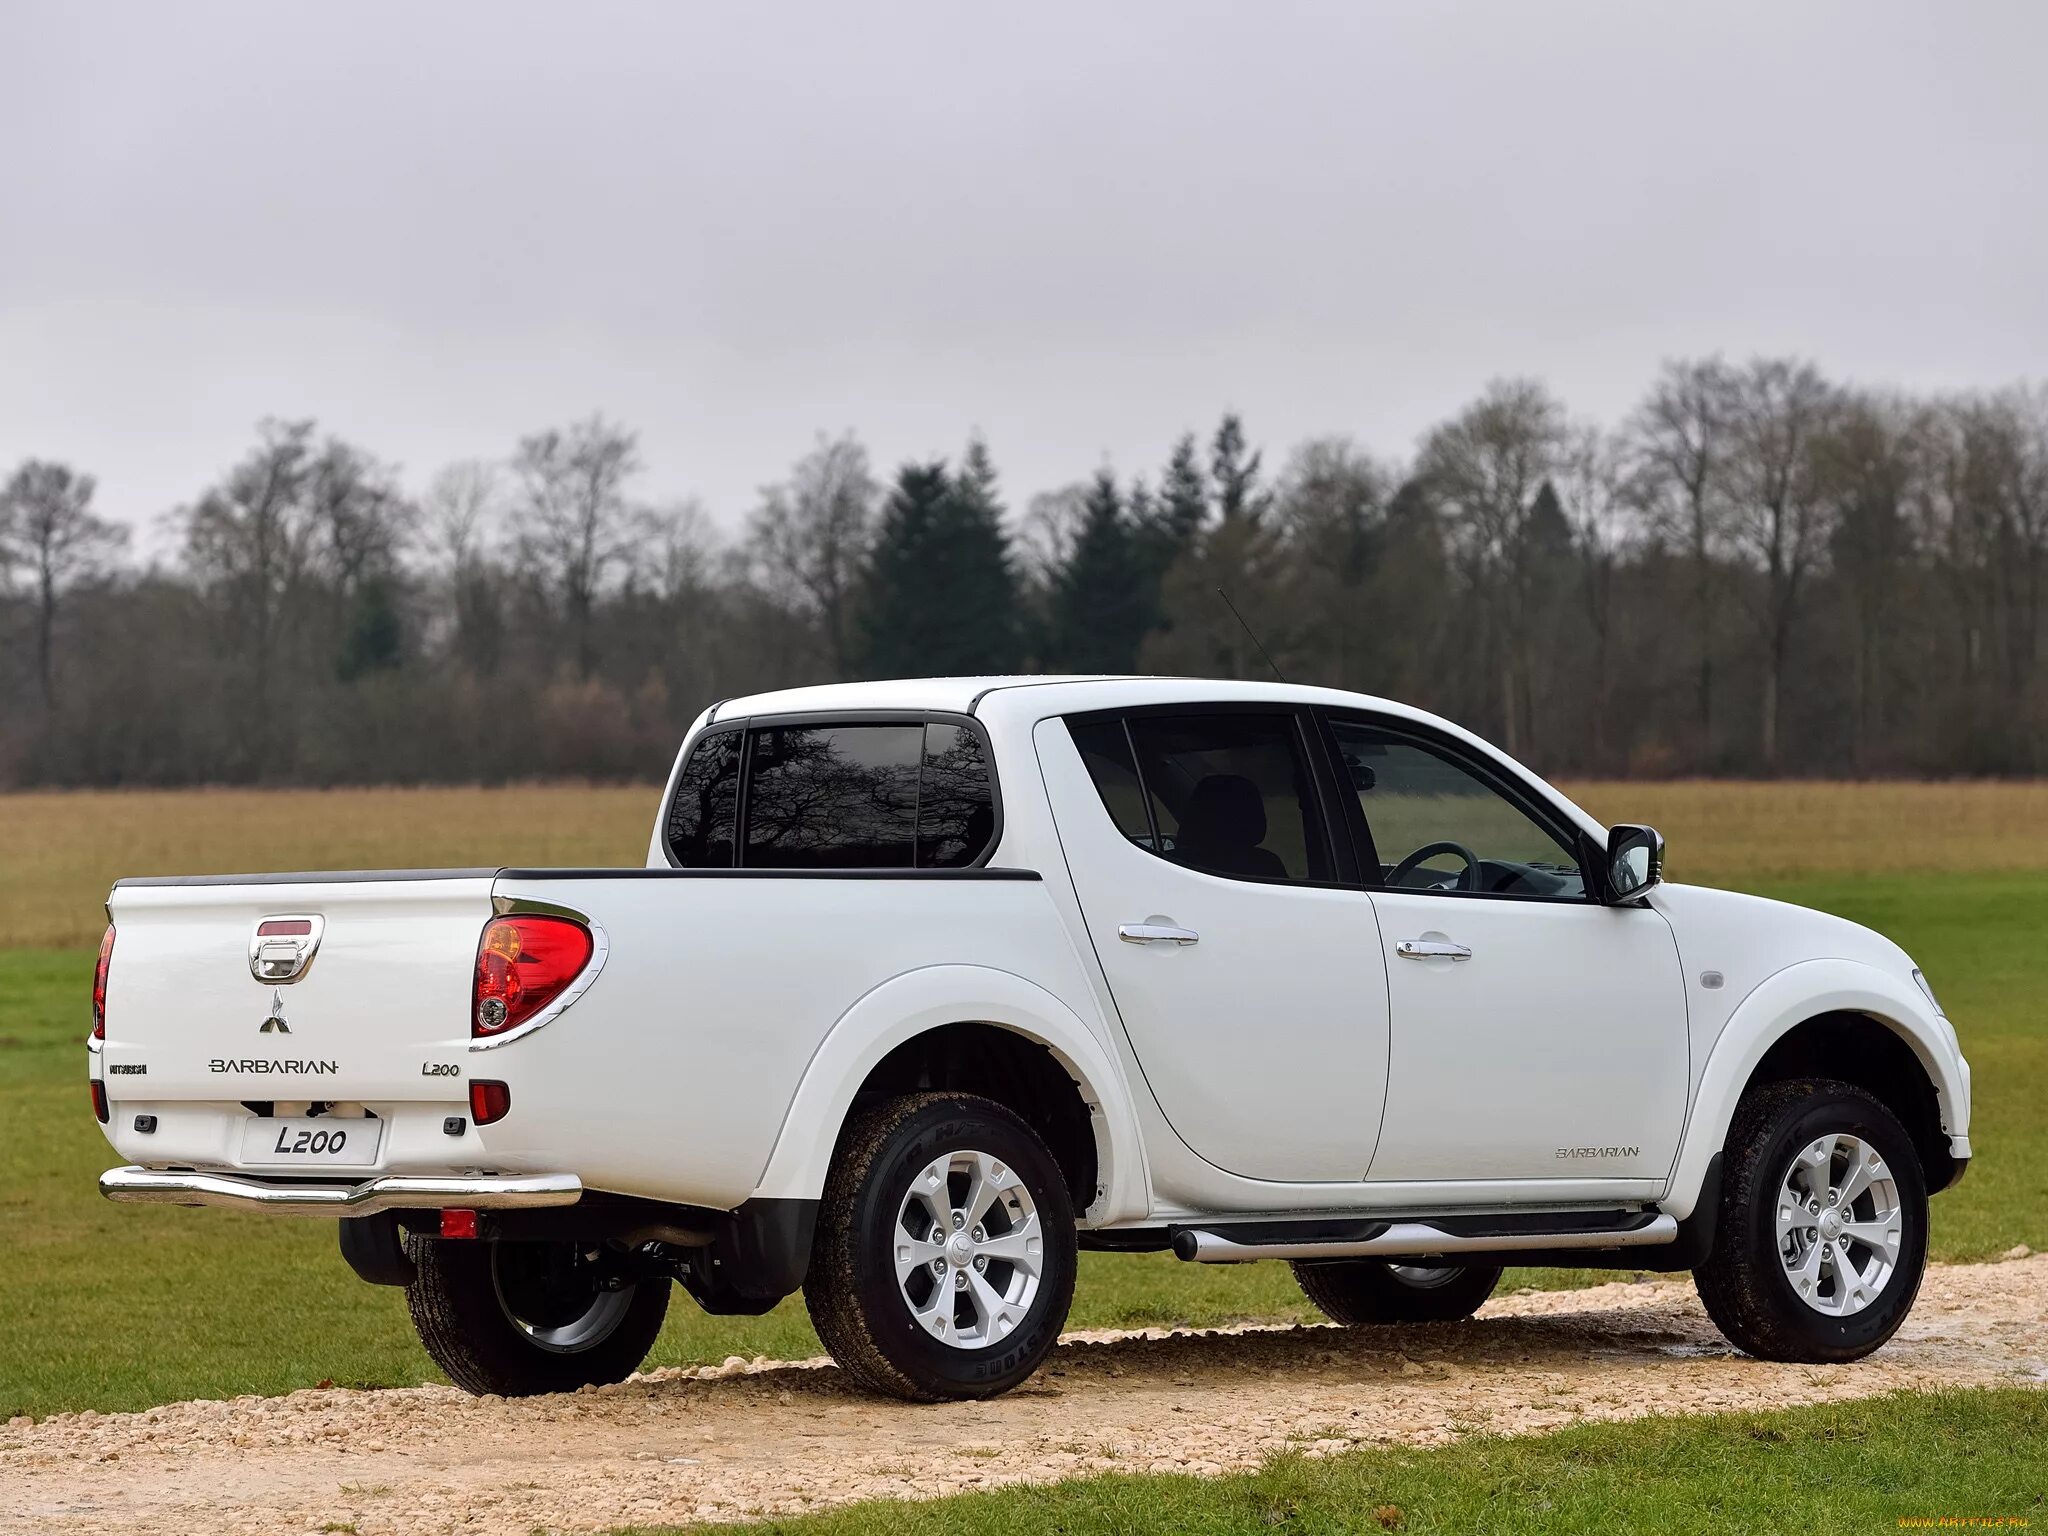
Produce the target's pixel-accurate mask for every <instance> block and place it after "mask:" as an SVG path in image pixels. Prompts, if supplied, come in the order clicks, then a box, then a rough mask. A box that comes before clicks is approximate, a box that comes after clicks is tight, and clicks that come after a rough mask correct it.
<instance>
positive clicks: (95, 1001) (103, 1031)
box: [92, 923, 114, 1120]
mask: <svg viewBox="0 0 2048 1536" xmlns="http://www.w3.org/2000/svg"><path fill="white" fill-rule="evenodd" d="M113 963H114V925H113V924H112V923H109V924H107V931H106V932H105V933H103V934H101V935H100V963H99V964H98V965H97V966H95V967H93V973H92V1037H93V1039H95V1040H104V1039H106V1038H107V967H108V966H110V965H112V964H113ZM106 1118H107V1117H106V1116H105V1115H101V1116H100V1119H102V1120H104V1119H106Z"/></svg>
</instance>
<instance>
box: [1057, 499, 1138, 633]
mask: <svg viewBox="0 0 2048 1536" xmlns="http://www.w3.org/2000/svg"><path fill="white" fill-rule="evenodd" d="M1133 494H1134V496H1135V494H1136V492H1135V491H1134V493H1133ZM1152 612H1153V594H1152V590H1151V587H1150V584H1149V583H1148V582H1147V580H1146V576H1145V569H1144V566H1143V563H1142V562H1141V560H1140V558H1139V552H1138V546H1137V541H1136V539H1135V538H1134V536H1133V526H1132V522H1131V519H1130V517H1129V516H1128V514H1127V513H1126V512H1125V510H1124V504H1123V499H1122V497H1120V496H1119V495H1118V494H1117V488H1116V477H1115V476H1114V475H1112V474H1111V473H1110V472H1109V471H1108V470H1106V469H1103V470H1098V471H1097V472H1096V475H1095V480H1094V483H1093V484H1092V485H1090V486H1089V488H1088V500H1087V501H1086V503H1085V504H1084V509H1083V514H1082V521H1081V532H1080V536H1079V537H1078V538H1077V539H1076V540H1075V541H1074V551H1073V554H1072V555H1071V556H1070V557H1069V558H1068V560H1067V563H1066V564H1065V565H1064V566H1063V567H1062V568H1061V569H1060V570H1059V571H1058V572H1057V573H1056V574H1055V576H1054V578H1053V588H1052V641H1051V643H1052V656H1053V660H1054V662H1055V664H1056V665H1058V666H1062V667H1068V668H1071V669H1073V670H1074V671H1077V672H1130V671H1133V670H1135V669H1136V667H1137V664H1138V645H1139V642H1140V641H1142V640H1143V639H1144V638H1145V631H1146V629H1147V628H1148V627H1149V625H1150V622H1151V617H1152Z"/></svg>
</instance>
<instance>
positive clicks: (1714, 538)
mask: <svg viewBox="0 0 2048 1536" xmlns="http://www.w3.org/2000/svg"><path fill="white" fill-rule="evenodd" d="M1734 418H1735V375H1734V371H1733V370H1732V369H1730V368H1729V366H1728V365H1727V364H1726V363H1724V362H1722V361H1721V359H1720V358H1719V357H1707V358H1699V359H1696V360H1693V361H1689V362H1667V363H1665V364H1664V368H1663V372H1662V373H1660V374H1659V375H1658V377H1657V382H1656V383H1655V384H1653V385H1651V386H1650V392H1649V394H1648V395H1646V396H1645V397H1644V399H1643V402H1642V404H1641V405H1639V406H1637V407H1636V411H1635V414H1634V415H1633V416H1632V417H1630V419H1629V423H1628V426H1627V428H1626V429H1625V430H1626V433H1627V442H1628V445H1629V448H1630V450H1631V452H1632V454H1633V456H1634V458H1635V460H1636V465H1637V468H1638V470H1639V472H1640V477H1641V479H1640V483H1641V486H1642V488H1643V490H1644V491H1645V493H1646V495H1645V499H1644V502H1643V510H1644V512H1645V513H1646V514H1647V515H1648V517H1649V519H1650V522H1651V526H1652V528H1653V529H1655V531H1656V532H1657V535H1658V536H1659V537H1660V538H1662V539H1664V540H1666V541H1667V542H1668V543H1670V544H1671V545H1673V546H1675V547H1676V548H1678V549H1680V550H1682V551H1683V552H1684V556H1685V560H1686V563H1687V564H1688V566H1689V567H1690V568H1691V571H1690V574H1691V577H1692V621H1693V645H1694V650H1695V655H1694V658H1693V660H1694V664H1695V668H1696V671H1695V675H1694V683H1693V688H1694V707H1695V710H1696V711H1697V719H1698V726H1699V735H1700V741H1699V749H1700V751H1701V752H1702V753H1711V752H1712V750H1713V738H1714V615H1715V612H1716V606H1717V596H1718V594H1717V591H1716V588H1717V587H1718V585H1719V582H1720V573H1721V554H1722V550H1723V548H1724V546H1725V528H1726V523H1727V494H1726V492H1727V487H1726V483H1725V482H1726V477H1727V458H1728V455H1729V452H1730V437H1731V434H1732V433H1733V430H1734V425H1735V420H1734Z"/></svg>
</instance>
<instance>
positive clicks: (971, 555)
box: [863, 441, 1020, 677]
mask: <svg viewBox="0 0 2048 1536" xmlns="http://www.w3.org/2000/svg"><path fill="white" fill-rule="evenodd" d="M867 592H868V601H867V606H866V611H865V614H864V620H863V631H864V638H865V640H866V646H865V652H866V660H867V667H866V670H867V672H868V674H869V675H870V676H872V677H911V676H921V675H927V674H932V675H948V674H950V675H956V676H958V675H966V674H972V673H979V672H1001V671H1004V670H1007V669H1011V668H1014V667H1015V666H1016V665H1017V664H1018V660H1019V657H1018V647H1019V632H1020V624H1019V617H1020V614H1019V609H1020V604H1019V599H1018V591H1017V576H1016V572H1015V570H1014V569H1013V568H1012V566H1011V563H1010V551H1009V536H1008V534H1007V533H1006V532H1005V531H1004V529H1003V523H1002V504H1001V502H1000V501H999V500H997V498H996V492H995V469H994V466H993V464H991V463H990V461H989V458H988V453H987V450H986V449H985V448H983V447H982V446H981V444H980V443H979V441H977V442H975V443H973V444H971V445H970V446H969V448H968V451H967V455H966V459H965V461H964V462H963V464H962V466H961V469H960V472H959V474H958V475H954V474H950V473H949V472H948V471H947V468H946V464H945V461H944V460H942V459H940V460H933V461H932V462H930V463H928V464H906V465H904V466H903V468H902V469H901V470H900V471H898V472H897V476H896V485H895V488H894V490H893V491H892V492H891V494H890V497H889V504H888V506H887V507H886V508H885V509H884V511H883V513H882V523H881V527H880V529H879V531H878V534H877V537H876V540H875V548H874V554H873V556H872V558H871V560H870V563H869V566H868V582H867Z"/></svg>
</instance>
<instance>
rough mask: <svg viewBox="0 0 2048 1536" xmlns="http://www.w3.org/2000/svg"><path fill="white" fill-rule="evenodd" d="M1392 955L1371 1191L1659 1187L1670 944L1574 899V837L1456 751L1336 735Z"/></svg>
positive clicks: (1521, 789) (1385, 725)
mask: <svg viewBox="0 0 2048 1536" xmlns="http://www.w3.org/2000/svg"><path fill="white" fill-rule="evenodd" d="M1329 726H1330V730H1331V736H1332V744H1333V746H1334V748H1335V750H1336V754H1337V761H1338V765H1339V777H1340V778H1341V779H1342V780H1343V781H1344V782H1345V784H1346V786H1347V790H1348V793H1347V795H1346V800H1347V804H1346V806H1345V809H1346V812H1347V819H1349V820H1350V821H1351V824H1352V826H1353V829H1354V833H1355V835H1357V836H1358V837H1360V838H1361V840H1362V844H1363V846H1362V847H1361V858H1362V861H1363V862H1364V863H1365V865H1366V869H1365V875H1366V879H1367V883H1368V884H1369V885H1371V886H1373V887H1375V888H1374V889H1373V892H1372V903H1373V906H1374V907H1375V909H1376V910H1377V912H1378V914H1379V928H1380V933H1381V935H1382V941H1383V943H1384V945H1385V955H1386V970H1387V976H1388V988H1389V995H1390V997H1391V1000H1392V1006H1393V1048H1392V1057H1391V1066H1390V1068H1389V1074H1388V1098H1387V1112H1386V1119H1385V1124H1384V1127H1383V1129H1382V1131H1381V1134H1380V1139H1379V1145H1378V1148H1377V1150H1376V1151H1375V1153H1374V1155H1373V1160H1372V1165H1371V1169H1370V1177H1371V1178H1372V1180H1373V1181H1375V1182H1378V1181H1381V1180H1387V1181H1395V1182H1406V1181H1413V1180H1424V1179H1430V1180H1436V1179H1458V1180H1481V1181H1492V1180H1510V1179H1513V1180H1522V1179H1561V1178H1562V1179H1574V1178H1600V1179H1620V1180H1631V1181H1633V1180H1652V1181H1654V1180H1660V1179H1662V1178H1664V1177H1665V1176H1666V1175H1667V1174H1668V1173H1669V1171H1670V1168H1671V1163H1672V1159H1673V1157H1674V1155H1675V1153H1676V1149H1677V1144H1678V1135H1679V1130H1680V1128H1681V1125H1682V1123H1683V1120H1684V1115H1685V1091H1686V1081H1687V1071H1688V1062H1687V1050H1688V1045H1687V1034H1686V1024H1685V989H1684V982H1683V976H1682V973H1681V971H1680V968H1679V958H1678V947H1677V942H1676V940H1675V938H1674V936H1673V934H1672V932H1671V926H1670V924H1669V923H1667V922H1666V921H1665V919H1664V918H1663V916H1662V915H1661V914H1660V913H1658V912H1656V911H1655V910H1653V909H1651V908H1649V907H1647V906H1605V905H1602V904H1601V903H1600V902H1599V901H1598V900H1597V899H1596V897H1595V896H1594V895H1593V894H1592V893H1590V892H1589V891H1588V889H1587V882H1586V881H1585V880H1584V879H1583V878H1582V877H1581V870H1580V865H1581V861H1582V860H1583V859H1584V858H1586V857H1588V856H1589V850H1586V849H1583V848H1582V847H1581V846H1580V841H1581V840H1580V836H1579V834H1578V832H1577V829H1576V828H1574V827H1572V826H1570V825H1569V824H1568V823H1566V822H1565V821H1564V820H1563V819H1562V818H1561V817H1560V816H1558V815H1556V813H1555V812H1554V811H1552V810H1551V809H1550V808H1549V807H1547V806H1546V805H1545V803H1544V802H1543V801H1542V800H1541V798H1540V797H1539V796H1537V795H1536V794H1535V793H1534V792H1533V791H1532V790H1531V789H1530V787H1529V786H1527V785H1525V784H1523V783H1521V782H1520V780H1519V779H1518V778H1517V777H1516V776H1514V775H1512V774H1510V773H1509V771H1508V770H1507V769H1506V768H1505V766H1504V765H1500V764H1497V763H1492V762H1490V761H1489V760H1487V759H1485V758H1484V757H1482V756H1481V755H1479V754H1477V753H1474V752H1472V751H1470V750H1469V749H1467V748H1465V747H1463V746H1462V744H1460V743H1456V742H1453V741H1450V740H1448V739H1438V738H1437V737H1436V736H1435V735H1434V733H1428V732H1423V731H1420V730H1418V729H1416V728H1411V727H1408V726H1406V725H1404V724H1402V723H1399V722H1392V721H1378V720H1375V719H1373V718H1372V717H1369V716H1332V717H1331V718H1330V720H1329Z"/></svg>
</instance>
